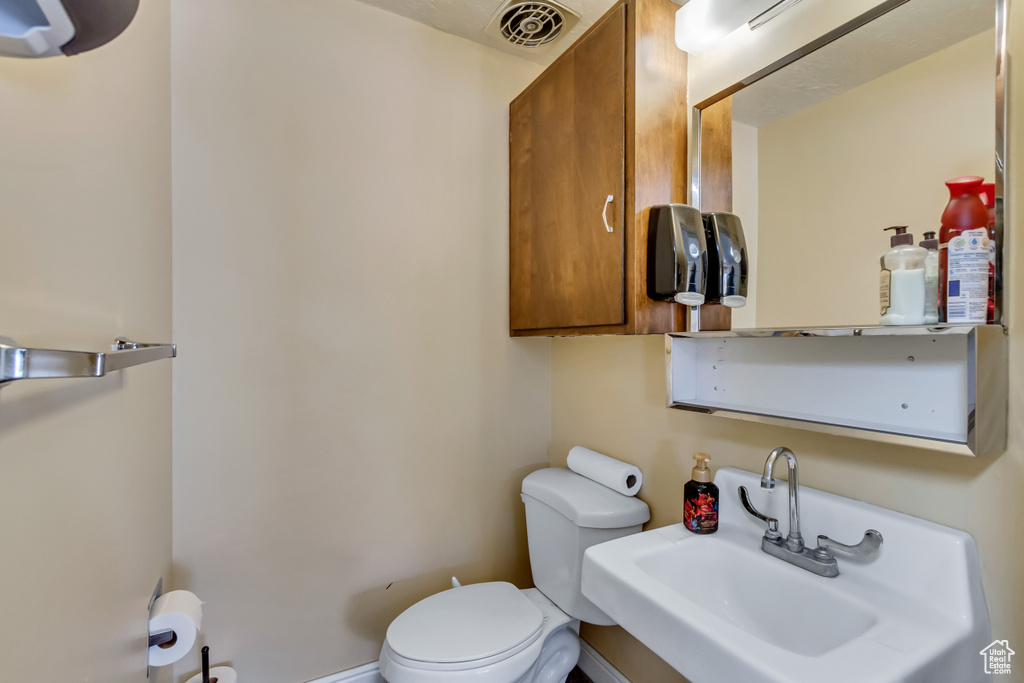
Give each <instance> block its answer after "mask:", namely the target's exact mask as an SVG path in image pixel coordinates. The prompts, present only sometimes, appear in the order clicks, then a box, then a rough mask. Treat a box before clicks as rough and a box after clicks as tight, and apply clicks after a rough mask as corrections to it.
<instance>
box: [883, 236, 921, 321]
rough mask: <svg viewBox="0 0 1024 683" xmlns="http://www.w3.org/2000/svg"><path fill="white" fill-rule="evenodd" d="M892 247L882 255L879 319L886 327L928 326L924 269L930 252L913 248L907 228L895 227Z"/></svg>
mask: <svg viewBox="0 0 1024 683" xmlns="http://www.w3.org/2000/svg"><path fill="white" fill-rule="evenodd" d="M886 230H895V231H896V234H894V235H893V236H892V237H891V238H890V239H889V244H890V246H891V248H890V249H889V251H887V252H885V253H884V254H882V272H881V277H880V278H879V302H880V304H881V306H880V309H881V315H882V318H881V320H880V322H881V324H883V325H924V324H925V269H924V262H925V259H927V258H928V250H927V249H925V248H923V247H916V246H914V236H913V235H911V234H909V233H908V232H907V226H905V225H894V226H892V227H891V228H886Z"/></svg>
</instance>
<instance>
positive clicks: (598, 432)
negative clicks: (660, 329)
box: [550, 22, 1024, 683]
mask: <svg viewBox="0 0 1024 683" xmlns="http://www.w3.org/2000/svg"><path fill="white" fill-rule="evenodd" d="M1010 27H1011V38H1010V50H1011V54H1012V53H1013V52H1014V50H1018V51H1019V50H1021V49H1024V24H1022V23H1021V22H1018V23H1016V24H1014V23H1012V22H1011V24H1010ZM1011 77H1012V78H1014V82H1013V83H1012V84H1011V89H1012V90H1011V98H1012V99H1011V106H1012V107H1013V109H1012V111H1019V109H1020V100H1021V95H1020V93H1024V72H1022V73H1012V74H1011ZM1017 120H1019V117H1018V119H1017ZM1014 123H1016V121H1015V120H1014V118H1013V116H1011V130H1010V133H1011V136H1012V138H1011V139H1012V144H1013V149H1012V151H1011V155H1010V162H1009V163H1010V169H1009V171H1010V173H1011V176H1010V178H1011V179H1012V180H1011V185H1010V187H1009V189H1008V195H1009V196H1008V202H1009V207H1010V210H1009V214H1008V218H1007V220H1008V225H1009V226H1010V227H1009V229H1010V230H1012V231H1019V230H1021V229H1024V228H1022V227H1021V226H1022V223H1021V216H1022V215H1024V133H1022V132H1021V131H1020V130H1019V129H1018V128H1016V127H1012V124H1014ZM765 232H766V231H764V230H762V233H761V238H762V240H763V238H764V235H765ZM762 244H763V241H762ZM1008 249H1009V251H1008V252H1007V261H1008V262H1009V263H1010V264H1011V266H1015V264H1020V263H1024V240H1021V239H1015V240H1014V241H1012V242H1011V243H1009V244H1008ZM855 265H856V264H855ZM872 265H873V264H872V263H868V264H866V265H865V268H868V269H870V268H871V266H872ZM760 294H761V297H760V301H759V309H760V308H761V307H762V306H764V301H765V296H764V294H765V290H764V289H761V290H760ZM1007 296H1008V303H1009V315H1010V321H1011V327H1010V367H1009V369H1008V372H1009V374H1010V407H1009V410H1010V415H1011V416H1017V415H1021V414H1022V411H1024V373H1022V371H1021V367H1022V365H1024V329H1022V328H1021V325H1022V324H1024V274H1022V273H1020V272H1017V269H1016V268H1014V272H1012V273H1011V274H1010V277H1009V287H1008V294H1007ZM551 364H552V379H551V381H552V441H551V448H550V455H551V463H552V464H554V465H561V464H564V463H565V457H566V453H567V451H568V449H569V448H570V447H571V446H573V445H574V444H582V445H584V446H587V447H590V448H594V449H596V450H599V451H602V452H605V453H608V454H609V455H612V456H615V457H619V458H622V459H624V460H628V461H631V462H633V463H635V464H637V465H638V466H639V467H640V468H641V469H642V470H643V472H644V486H643V488H642V489H641V491H640V497H641V498H643V499H644V500H646V501H647V502H648V503H649V504H650V505H651V508H652V519H651V522H650V524H649V528H650V527H658V526H663V525H666V524H673V523H676V522H679V521H680V519H681V507H680V506H681V498H682V487H683V484H684V483H685V482H686V481H687V480H688V479H689V477H690V467H691V466H692V460H691V455H692V454H693V452H694V451H706V452H708V453H710V454H711V455H712V458H713V460H712V465H713V466H714V467H716V468H717V467H723V466H733V467H741V468H743V469H747V470H751V471H759V470H760V469H761V467H762V466H763V463H764V458H765V457H766V456H767V454H768V452H769V450H770V449H771V448H773V447H775V446H778V445H787V446H789V447H790V448H792V449H793V450H794V451H795V452H796V454H797V455H798V457H799V458H800V465H801V470H800V480H801V483H803V484H806V485H807V486H811V487H814V488H819V489H823V490H826V491H831V492H834V493H838V494H840V495H845V496H850V497H853V498H858V499H861V500H865V501H867V502H869V503H874V504H876V505H882V506H885V507H888V508H892V509H894V510H898V511H900V512H904V513H908V514H911V515H915V516H917V517H921V518H924V519H928V520H932V521H935V522H938V523H940V524H945V525H949V526H952V527H955V528H958V529H963V530H966V531H968V532H970V533H971V534H972V535H973V536H974V538H975V540H976V541H977V544H978V551H979V554H980V557H981V565H982V575H983V581H984V586H985V592H986V595H987V600H988V606H989V611H990V613H991V618H992V634H993V636H995V637H998V638H1000V639H1003V638H1005V639H1009V641H1010V642H1011V643H1015V642H1016V643H1021V642H1024V604H1022V603H1021V600H1020V597H1019V596H1020V585H1021V581H1022V579H1024V569H1022V567H1024V523H1022V521H1021V520H1022V519H1024V497H1022V496H1021V495H1020V491H1021V489H1022V487H1024V422H1022V421H1021V420H1019V419H1012V417H1011V419H1010V428H1009V429H1010V433H1009V447H1008V448H1007V451H1006V452H1005V453H1003V454H1001V455H999V456H994V457H989V458H982V459H974V458H967V457H962V456H954V455H944V454H939V453H932V452H929V451H924V450H917V449H911V448H897V447H893V446H884V445H880V444H876V443H872V442H870V441H861V440H856V439H846V438H839V437H830V436H825V435H821V434H815V433H813V432H807V431H800V430H790V429H784V428H780V427H770V426H765V425H755V424H750V423H746V422H740V421H734V420H728V419H725V418H719V417H715V416H704V415H696V414H689V413H684V412H680V411H674V410H668V409H666V408H665V407H664V402H665V378H664V342H663V340H662V339H661V338H660V337H637V338H578V339H557V340H555V341H554V342H553V344H552V358H551ZM584 635H585V637H586V638H587V639H588V640H589V641H590V642H591V643H593V644H594V645H595V646H596V647H597V648H598V649H599V651H601V652H602V653H603V654H604V655H605V656H607V657H608V658H609V659H610V660H611V661H612V663H613V664H616V665H617V666H618V667H619V668H620V669H621V670H622V671H623V673H625V674H626V675H627V676H628V677H629V679H630V680H631V681H633V683H668V682H670V681H673V680H681V677H679V676H677V675H674V674H672V673H671V672H669V671H667V670H666V669H667V667H665V665H664V663H663V662H662V661H661V660H660V659H658V658H657V657H655V656H654V655H653V654H651V653H650V652H649V651H648V650H646V648H644V647H643V646H641V645H639V644H638V643H637V642H636V641H635V640H634V639H632V638H631V637H630V636H628V635H627V634H625V633H624V632H623V631H622V630H621V629H619V628H618V627H600V628H588V629H585V631H584ZM979 666H980V664H979Z"/></svg>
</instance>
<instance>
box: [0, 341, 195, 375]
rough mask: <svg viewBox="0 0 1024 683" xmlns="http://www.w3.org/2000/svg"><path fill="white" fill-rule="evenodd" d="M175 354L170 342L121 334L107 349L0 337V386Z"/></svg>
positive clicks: (99, 371)
mask: <svg viewBox="0 0 1024 683" xmlns="http://www.w3.org/2000/svg"><path fill="white" fill-rule="evenodd" d="M177 355H178V350H177V347H176V346H175V345H174V344H142V343H139V342H133V341H131V340H130V339H125V338H124V337H118V338H117V339H115V340H114V345H113V347H112V348H111V350H110V351H98V352H97V351H58V350H55V349H27V348H23V347H22V346H20V345H19V344H18V343H17V342H15V341H13V340H11V339H8V338H7V337H0V387H2V386H5V385H7V384H8V383H10V382H13V381H15V380H19V379H48V378H50V379H52V378H60V377H103V376H104V375H106V374H107V373H108V372H113V371H115V370H123V369H124V368H130V367H131V366H133V365H140V364H142V363H149V362H150V361H154V360H161V359H163V358H174V357H175V356H177Z"/></svg>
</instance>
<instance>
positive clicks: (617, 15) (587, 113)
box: [509, 5, 626, 330]
mask: <svg viewBox="0 0 1024 683" xmlns="http://www.w3.org/2000/svg"><path fill="white" fill-rule="evenodd" d="M625 62H626V7H625V6H624V5H623V6H620V7H619V8H618V10H616V11H614V12H612V13H610V14H608V15H607V16H606V17H605V18H604V19H603V20H602V21H601V23H600V24H599V25H598V26H596V27H595V28H594V29H592V30H591V31H590V32H589V33H588V34H587V35H586V36H585V37H584V38H583V39H582V40H580V41H579V42H578V43H577V44H576V45H575V46H574V47H573V48H572V50H571V52H569V53H567V54H566V55H563V56H562V57H561V58H559V59H558V60H557V61H556V62H555V63H554V64H553V65H552V66H551V67H550V68H549V69H548V70H547V71H545V72H544V74H542V75H541V77H540V78H539V79H538V80H537V81H536V82H535V83H534V84H533V85H532V86H531V87H530V88H529V89H528V90H527V91H526V92H525V93H523V94H522V95H521V96H520V97H519V98H518V99H516V100H515V101H514V102H513V103H512V106H511V109H510V116H511V120H510V134H509V149H510V155H509V165H510V210H509V235H510V240H509V242H510V243H509V251H510V254H509V257H510V288H511V291H510V297H509V301H510V326H511V328H512V329H513V330H530V329H543V328H556V327H586V326H593V325H619V324H623V323H625V298H624V297H625V272H624V249H625V241H624V239H623V235H624V225H625V224H624V212H623V207H624V204H625V201H624V200H625V179H624V178H625V170H624V162H625V149H624V146H625V78H626V73H625ZM609 195H610V196H611V197H613V199H612V201H611V202H610V203H609V204H608V205H607V206H606V200H607V198H608V196H609ZM602 216H607V222H608V224H609V225H611V226H612V228H613V231H612V232H609V231H608V230H607V229H606V227H605V222H604V220H603V218H602Z"/></svg>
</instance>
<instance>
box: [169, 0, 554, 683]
mask: <svg viewBox="0 0 1024 683" xmlns="http://www.w3.org/2000/svg"><path fill="white" fill-rule="evenodd" d="M172 25H173V31H172V44H173V47H172V63H173V68H174V79H173V94H174V114H173V128H174V157H173V158H174V327H175V335H176V341H177V342H178V343H179V344H180V348H181V353H180V357H179V358H178V360H177V361H176V363H175V375H174V419H175V421H174V554H175V574H174V575H175V583H176V584H177V585H178V586H183V587H187V588H189V589H191V590H194V591H195V592H196V593H197V594H198V595H200V596H201V597H202V598H203V599H205V600H207V604H206V606H205V620H204V628H203V631H204V638H205V642H206V643H207V644H209V645H210V646H211V648H212V652H213V659H214V660H215V661H218V662H220V661H230V662H233V664H234V666H235V668H236V669H237V670H238V672H239V675H240V678H241V679H244V680H245V681H247V682H248V683H260V682H265V683H285V682H298V681H305V680H309V679H313V678H317V677H319V676H323V675H326V674H330V673H333V672H336V671H340V670H344V669H348V668H351V667H354V666H358V665H360V664H363V663H366V662H370V661H373V660H375V659H377V656H378V654H379V649H380V645H381V642H382V640H383V637H384V632H385V629H386V627H387V625H388V623H389V622H390V620H391V619H392V618H393V617H394V616H396V615H397V614H398V613H400V612H401V611H402V610H403V609H405V608H406V607H408V606H409V605H410V604H412V603H413V602H414V601H416V600H418V599H420V598H422V597H424V596H426V595H428V594H430V593H433V592H436V591H438V590H440V589H443V588H446V587H448V585H449V583H448V582H449V577H450V576H451V575H452V574H457V575H458V576H459V578H460V579H461V580H463V581H480V580H487V579H506V580H511V581H514V582H516V583H518V584H520V585H529V582H530V575H529V569H528V565H527V561H526V547H525V529H524V528H523V525H524V517H523V514H522V509H521V508H522V503H521V502H520V500H519V496H518V492H519V486H520V481H521V479H522V477H523V476H525V475H526V474H527V473H528V472H529V471H531V470H533V469H536V468H539V467H541V466H543V465H545V464H546V462H547V450H546V449H547V444H548V441H549V437H550V392H549V362H550V358H549V350H550V342H549V341H548V340H512V339H509V337H508V319H507V301H508V284H507V283H508V266H507V263H508V253H507V249H508V246H507V243H508V223H507V216H508V205H507V201H508V200H507V197H508V175H507V170H506V169H507V167H508V161H507V148H508V137H507V135H508V103H509V101H510V100H511V99H512V98H513V97H514V96H515V95H516V94H517V93H518V92H519V91H521V90H522V89H523V88H524V87H525V86H526V85H527V84H528V83H529V81H530V80H532V78H533V77H534V76H535V75H536V74H537V73H538V72H539V67H537V66H536V65H534V64H530V63H527V62H524V61H522V60H517V59H515V58H513V57H509V56H506V55H502V54H500V53H498V52H495V51H493V50H489V49H487V48H484V47H481V46H479V45H476V44H474V43H471V42H468V41H465V40H462V39H459V38H455V37H453V36H450V35H447V34H444V33H441V32H439V31H437V30H435V29H431V28H427V27H425V26H422V25H420V24H416V23H414V22H412V21H410V20H407V19H403V18H400V17H397V16H394V15H391V14H388V13H385V12H382V11H380V10H377V9H373V8H370V7H368V6H365V5H361V4H358V3H355V2H351V1H339V0H308V1H304V2H277V1H270V0H260V1H253V0H221V1H219V2H216V3H210V2H206V1H205V0H176V1H175V3H174V8H173V13H172ZM197 662H198V659H197V653H195V652H193V653H192V654H191V655H190V656H189V657H188V658H187V659H186V660H184V662H183V663H182V665H181V666H179V668H178V669H177V671H178V673H179V674H181V675H184V674H186V673H190V672H193V671H194V670H195V668H196V666H197Z"/></svg>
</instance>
